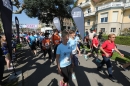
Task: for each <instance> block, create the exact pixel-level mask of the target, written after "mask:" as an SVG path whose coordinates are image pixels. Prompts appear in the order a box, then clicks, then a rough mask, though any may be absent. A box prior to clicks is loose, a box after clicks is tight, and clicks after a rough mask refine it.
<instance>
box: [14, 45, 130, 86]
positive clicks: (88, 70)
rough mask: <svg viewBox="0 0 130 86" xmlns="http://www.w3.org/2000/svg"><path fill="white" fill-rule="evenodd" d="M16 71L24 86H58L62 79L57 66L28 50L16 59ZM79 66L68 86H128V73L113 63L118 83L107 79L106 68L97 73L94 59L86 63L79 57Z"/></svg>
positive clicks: (129, 82) (129, 77)
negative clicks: (21, 75)
mask: <svg viewBox="0 0 130 86" xmlns="http://www.w3.org/2000/svg"><path fill="white" fill-rule="evenodd" d="M18 58H19V59H18V61H17V63H19V64H18V65H17V67H16V69H17V70H16V71H18V70H22V71H23V75H24V86H59V81H60V80H61V79H62V77H61V76H60V75H59V74H57V66H56V65H54V66H53V65H49V62H48V60H44V59H43V55H42V53H40V54H39V56H37V57H33V55H32V53H31V51H30V49H28V47H27V49H25V50H23V51H21V53H20V55H19V57H18ZM79 61H80V66H78V67H76V68H75V75H76V78H77V79H76V80H70V86H129V85H130V71H122V70H121V69H120V68H119V67H118V66H117V65H116V63H115V62H112V65H113V74H114V76H115V77H116V79H117V80H118V83H115V82H112V81H110V80H109V79H108V76H107V70H106V66H104V68H103V69H105V70H103V72H99V71H97V69H96V68H97V63H96V62H95V60H94V58H90V59H89V60H88V61H86V60H85V59H84V57H83V56H81V57H79Z"/></svg>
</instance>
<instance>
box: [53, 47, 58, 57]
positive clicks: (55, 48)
mask: <svg viewBox="0 0 130 86" xmlns="http://www.w3.org/2000/svg"><path fill="white" fill-rule="evenodd" d="M57 47H58V45H55V46H54V58H56V50H57Z"/></svg>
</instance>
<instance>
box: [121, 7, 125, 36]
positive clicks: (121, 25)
mask: <svg viewBox="0 0 130 86" xmlns="http://www.w3.org/2000/svg"><path fill="white" fill-rule="evenodd" d="M124 12H125V11H124V9H123V13H122V17H123V18H122V23H121V28H120V35H121V34H122V33H121V31H122V30H123V29H122V28H123V20H124Z"/></svg>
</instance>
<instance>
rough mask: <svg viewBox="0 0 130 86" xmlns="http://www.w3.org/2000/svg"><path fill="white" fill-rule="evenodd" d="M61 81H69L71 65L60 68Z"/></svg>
mask: <svg viewBox="0 0 130 86" xmlns="http://www.w3.org/2000/svg"><path fill="white" fill-rule="evenodd" d="M61 72H62V76H63V81H64V82H65V83H67V82H68V81H69V76H70V75H71V65H69V66H66V67H64V68H61Z"/></svg>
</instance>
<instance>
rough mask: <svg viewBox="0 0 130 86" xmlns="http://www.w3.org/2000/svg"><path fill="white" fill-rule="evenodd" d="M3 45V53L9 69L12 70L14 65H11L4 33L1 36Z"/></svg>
mask: <svg viewBox="0 0 130 86" xmlns="http://www.w3.org/2000/svg"><path fill="white" fill-rule="evenodd" d="M1 47H2V50H3V54H4V56H5V61H6V63H7V69H8V70H12V69H13V67H11V65H10V63H11V58H10V54H9V50H8V47H7V42H6V37H5V35H3V36H2V38H1Z"/></svg>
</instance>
